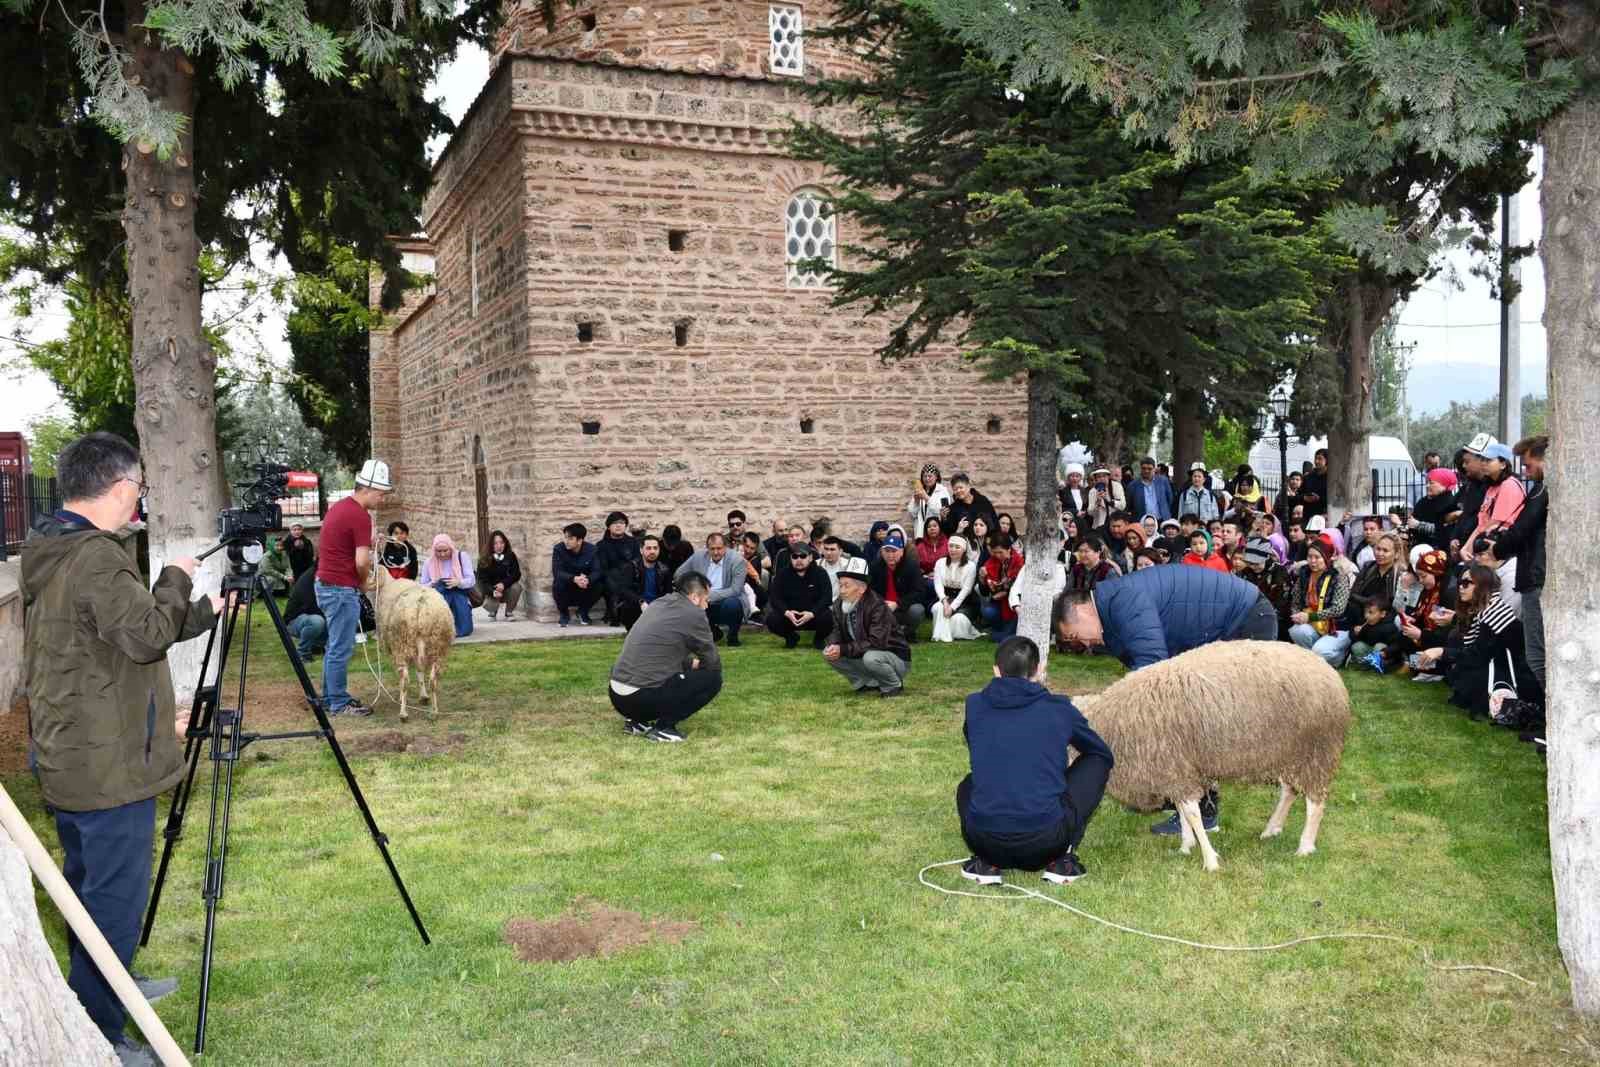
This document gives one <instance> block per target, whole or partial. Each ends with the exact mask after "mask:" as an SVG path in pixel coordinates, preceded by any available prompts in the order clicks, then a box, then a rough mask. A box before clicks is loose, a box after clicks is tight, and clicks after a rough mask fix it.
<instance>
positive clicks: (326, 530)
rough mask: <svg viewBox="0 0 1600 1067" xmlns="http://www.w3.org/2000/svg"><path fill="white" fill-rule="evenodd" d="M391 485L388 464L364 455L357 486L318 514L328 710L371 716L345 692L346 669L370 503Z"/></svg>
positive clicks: (363, 574)
mask: <svg viewBox="0 0 1600 1067" xmlns="http://www.w3.org/2000/svg"><path fill="white" fill-rule="evenodd" d="M392 489H394V483H393V482H391V481H390V480H389V465H388V464H387V463H385V462H383V461H382V460H381V459H369V460H367V461H366V462H365V463H363V464H362V465H361V473H360V474H358V475H356V491H355V492H353V493H351V494H350V495H349V496H347V497H345V498H344V499H343V500H341V501H339V502H338V503H337V504H335V505H333V507H331V508H329V509H328V514H327V515H325V516H323V519H322V541H321V544H320V545H319V546H318V547H319V549H320V551H321V555H320V556H319V557H318V559H317V585H316V590H317V607H319V608H321V609H322V617H323V618H324V619H326V620H327V623H328V647H327V649H326V650H325V651H324V652H323V654H322V704H323V707H324V708H325V709H326V710H327V712H328V714H329V715H361V716H366V715H371V714H372V709H371V708H369V707H367V706H366V705H365V704H363V703H361V702H360V701H359V700H356V699H355V698H354V697H352V696H351V695H350V691H349V689H348V688H347V686H348V679H347V668H348V667H349V665H350V653H351V651H352V650H353V649H354V648H355V636H356V625H357V624H358V623H359V622H360V621H361V587H362V586H364V585H365V584H366V581H367V575H368V573H370V571H371V570H372V516H371V515H369V514H368V511H370V510H371V509H373V508H376V507H377V506H378V505H380V504H382V503H383V498H384V497H386V496H388V495H389V492H390V491H391V490H392Z"/></svg>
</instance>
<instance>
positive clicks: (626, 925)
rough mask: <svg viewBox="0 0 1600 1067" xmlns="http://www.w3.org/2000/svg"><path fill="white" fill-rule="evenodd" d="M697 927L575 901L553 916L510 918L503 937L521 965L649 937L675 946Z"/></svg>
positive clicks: (620, 947)
mask: <svg viewBox="0 0 1600 1067" xmlns="http://www.w3.org/2000/svg"><path fill="white" fill-rule="evenodd" d="M699 929H700V924H699V923H692V922H669V921H668V920H666V919H646V918H645V917H644V916H642V915H640V914H639V913H638V912H633V911H623V910H621V909H619V908H612V907H608V906H607V905H605V904H601V903H598V902H596V901H585V900H581V899H580V900H578V901H577V902H576V904H575V905H574V906H573V910H572V911H569V912H567V914H565V915H562V916H559V917H558V918H555V919H511V920H509V921H508V922H507V923H506V927H505V931H504V934H503V936H504V937H505V939H506V941H507V942H508V943H509V944H510V945H511V947H512V948H514V949H516V952H517V958H518V959H520V960H522V962H524V963H566V962H568V961H569V960H581V959H591V958H595V957H604V956H614V955H616V954H617V953H618V952H626V951H627V950H629V949H632V948H639V947H640V946H642V945H648V944H649V943H650V942H652V941H665V942H666V943H667V944H669V945H676V944H677V943H678V942H680V941H682V940H683V939H684V938H686V937H688V936H689V935H690V934H693V933H695V932H697V931H698V930H699Z"/></svg>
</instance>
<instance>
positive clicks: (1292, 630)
mask: <svg viewBox="0 0 1600 1067" xmlns="http://www.w3.org/2000/svg"><path fill="white" fill-rule="evenodd" d="M1333 559H1334V556H1333V547H1332V545H1330V544H1329V543H1328V539H1327V537H1326V535H1324V536H1323V537H1319V538H1317V539H1316V540H1314V541H1312V542H1311V543H1310V544H1309V545H1308V546H1307V547H1306V566H1305V569H1304V570H1302V571H1301V572H1300V573H1299V574H1298V575H1296V576H1295V580H1294V592H1293V593H1292V594H1290V597H1289V607H1290V613H1289V640H1291V641H1293V642H1294V643H1295V644H1297V645H1299V646H1300V647H1301V648H1308V649H1310V650H1311V651H1313V652H1315V653H1316V654H1317V655H1319V656H1321V657H1322V658H1323V660H1324V661H1325V662H1326V663H1327V664H1328V665H1329V666H1330V667H1334V668H1338V667H1341V666H1343V665H1344V660H1345V656H1347V655H1348V654H1349V652H1350V635H1349V634H1348V633H1340V632H1339V619H1340V618H1341V617H1342V616H1343V615H1344V609H1345V604H1346V603H1347V602H1348V601H1349V599H1350V583H1349V582H1348V581H1346V580H1345V577H1344V575H1343V574H1341V573H1340V572H1339V569H1338V568H1337V567H1335V566H1334V565H1333Z"/></svg>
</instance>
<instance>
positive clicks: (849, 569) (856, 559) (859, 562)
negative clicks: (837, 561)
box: [834, 556, 868, 585]
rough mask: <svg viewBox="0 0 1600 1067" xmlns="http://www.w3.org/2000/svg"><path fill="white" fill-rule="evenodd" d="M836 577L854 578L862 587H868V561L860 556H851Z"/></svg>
mask: <svg viewBox="0 0 1600 1067" xmlns="http://www.w3.org/2000/svg"><path fill="white" fill-rule="evenodd" d="M834 577H836V578H854V579H855V580H856V581H858V582H860V583H861V584H862V585H866V584H867V581H868V576H867V561H866V560H864V559H862V558H861V557H860V556H851V557H850V558H849V559H847V560H845V561H844V567H843V568H842V569H841V570H840V571H839V573H838V574H837V575H835V576H834Z"/></svg>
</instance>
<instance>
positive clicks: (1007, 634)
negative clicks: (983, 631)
mask: <svg viewBox="0 0 1600 1067" xmlns="http://www.w3.org/2000/svg"><path fill="white" fill-rule="evenodd" d="M983 621H984V622H986V623H988V624H989V637H990V638H991V639H993V641H994V643H995V644H997V645H998V644H1000V643H1002V642H1004V641H1006V640H1008V639H1010V638H1013V637H1015V636H1017V617H1016V616H1015V615H1013V616H1011V618H1009V619H1003V618H1002V617H1001V611H1000V602H999V601H998V600H991V601H989V602H988V603H987V604H985V605H984V606H983Z"/></svg>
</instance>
